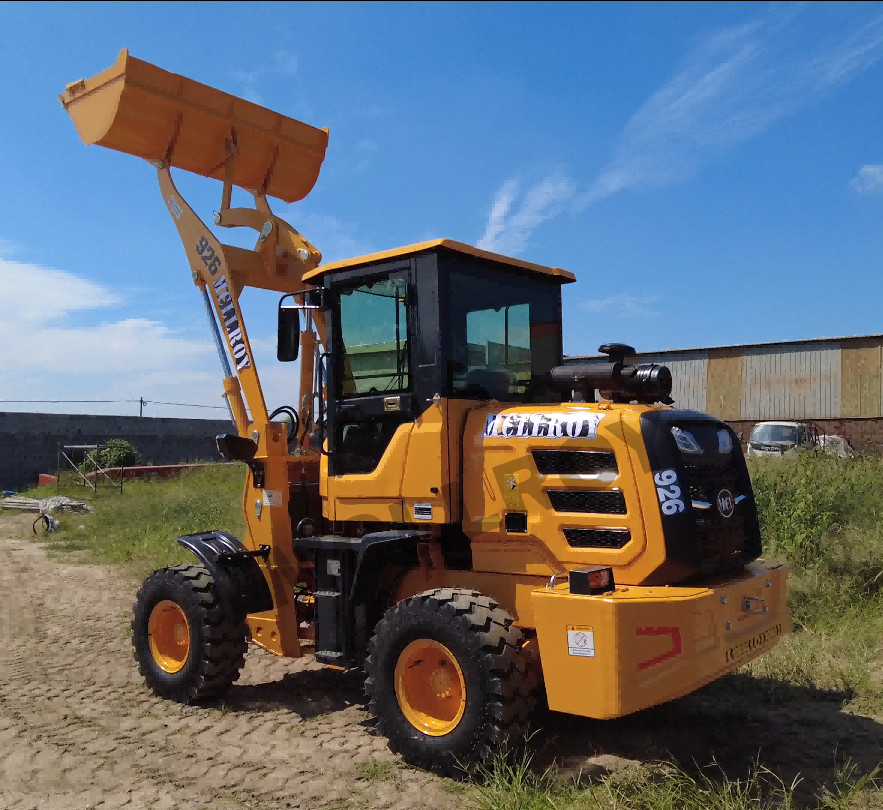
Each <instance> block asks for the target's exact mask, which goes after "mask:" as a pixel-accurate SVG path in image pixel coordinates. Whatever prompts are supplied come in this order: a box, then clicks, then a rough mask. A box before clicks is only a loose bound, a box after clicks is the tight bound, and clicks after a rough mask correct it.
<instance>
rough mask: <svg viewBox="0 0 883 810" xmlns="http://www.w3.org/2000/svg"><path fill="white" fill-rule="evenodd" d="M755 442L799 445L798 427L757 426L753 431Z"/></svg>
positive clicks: (752, 436) (752, 437)
mask: <svg viewBox="0 0 883 810" xmlns="http://www.w3.org/2000/svg"><path fill="white" fill-rule="evenodd" d="M751 441H753V442H768V443H775V442H787V443H790V444H797V426H796V425H755V426H754V430H752V431H751Z"/></svg>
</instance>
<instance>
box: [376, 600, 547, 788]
mask: <svg viewBox="0 0 883 810" xmlns="http://www.w3.org/2000/svg"><path fill="white" fill-rule="evenodd" d="M422 640H429V641H430V642H434V643H436V644H441V645H443V647H444V648H446V651H448V652H450V653H451V654H452V656H453V659H454V661H455V662H456V665H457V667H459V670H460V673H461V676H462V677H461V679H460V681H461V683H462V685H463V687H464V689H463V692H465V707H463V708H462V714H461V715H460V716H459V717H458V716H457V715H454V716H453V717H449V718H446V720H448V722H446V723H445V724H443V730H442V731H439V730H437V729H436V730H435V731H434V732H431V733H427V732H426V731H424V730H422V729H421V728H420V727H418V725H416V724H415V723H414V722H412V720H409V719H408V717H407V716H406V713H405V711H404V710H403V705H406V704H407V700H406V701H405V704H403V703H402V702H401V701H400V699H399V697H398V695H397V691H396V689H397V683H396V666H397V664H398V663H399V660H400V658H402V660H403V661H405V660H406V656H407V654H408V653H407V652H406V648H408V645H409V644H411V643H412V642H415V641H420V642H422ZM523 642H524V637H523V635H522V632H521V630H519V629H518V628H517V627H515V625H514V623H513V619H512V617H511V616H510V615H509V614H508V613H507V612H506V611H504V610H503V609H502V608H501V607H500V606H499V604H498V603H497V602H495V601H494V600H493V599H490V598H488V597H486V596H482V595H481V594H480V593H479V592H478V591H471V590H455V589H450V588H444V589H438V590H433V591H426V592H425V593H421V594H418V595H417V596H413V597H411V598H410V599H406V600H404V601H403V602H400V603H399V604H397V605H395V606H394V607H392V608H390V609H389V610H388V611H387V612H386V614H385V615H384V617H383V618H382V619H381V620H380V622H378V624H377V627H376V628H375V631H374V636H373V637H372V639H371V641H370V643H369V645H368V657H367V658H366V659H365V672H366V675H367V678H366V681H365V692H366V694H367V696H368V698H369V709H370V711H371V713H372V714H373V716H374V718H375V719H376V722H377V727H378V730H379V731H380V733H381V734H383V735H384V736H386V737H387V738H388V740H389V742H390V747H391V748H392V749H393V750H394V751H397V752H398V753H400V754H401V755H402V757H403V758H404V759H405V760H406V761H408V762H411V763H413V764H415V765H419V766H421V767H425V768H431V769H434V770H437V771H441V772H442V773H449V774H453V773H456V772H458V771H461V770H462V769H463V768H465V769H467V770H471V769H473V768H475V766H478V765H481V764H483V763H486V762H487V761H488V760H489V759H490V758H491V757H492V756H493V755H494V754H495V753H497V752H499V751H500V750H501V749H502V748H503V747H504V746H505V745H506V744H507V743H508V744H509V745H512V746H513V747H514V746H518V745H519V744H521V743H523V741H524V739H525V737H526V734H527V731H528V726H529V723H530V719H531V716H532V714H533V710H534V707H535V705H536V693H537V686H538V679H539V674H538V672H537V668H536V666H535V663H534V660H533V657H532V656H531V655H529V654H528V651H527V650H523V649H522V644H523ZM412 649H413V648H412ZM403 652H404V653H405V656H403ZM439 663H441V662H439ZM417 664H421V665H422V664H423V661H422V660H418V661H417V662H416V663H415V664H413V665H412V666H416V665H417ZM431 666H434V665H431ZM436 671H439V670H436ZM446 671H450V669H449V670H446ZM433 689H435V687H433ZM428 691H430V692H431V691H433V690H432V689H430V690H428ZM449 692H450V690H448V691H447V692H445V693H444V694H445V695H448V694H449ZM460 705H462V700H461V703H460ZM407 708H411V707H407ZM412 714H413V710H412ZM451 724H453V727H452V728H450V729H449V730H448V728H447V727H448V726H449V725H451Z"/></svg>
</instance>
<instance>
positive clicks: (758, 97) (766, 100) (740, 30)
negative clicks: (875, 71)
mask: <svg viewBox="0 0 883 810" xmlns="http://www.w3.org/2000/svg"><path fill="white" fill-rule="evenodd" d="M806 13H808V8H807V7H804V6H801V5H799V4H794V5H791V4H780V5H774V6H773V7H772V10H771V11H770V12H768V13H767V14H765V15H764V16H763V17H760V18H758V19H757V20H755V21H753V22H751V23H748V24H746V25H742V26H738V27H733V28H729V29H724V30H721V31H717V32H715V33H713V34H711V35H708V36H705V37H704V38H702V39H701V40H699V42H698V43H697V44H696V46H695V47H694V48H693V49H692V50H691V52H690V53H689V54H688V55H687V58H686V59H685V60H684V62H683V64H682V65H681V68H680V70H679V71H678V72H677V73H676V74H675V75H674V76H673V77H672V78H671V79H669V81H668V82H666V83H665V84H664V85H663V86H662V87H660V88H659V89H658V90H657V91H656V92H655V93H653V95H651V96H650V98H649V99H647V101H646V102H644V104H643V105H641V107H640V108H639V109H638V110H637V112H636V113H635V114H634V115H633V116H632V118H631V120H630V121H629V122H628V124H627V125H626V127H625V129H624V130H623V131H622V133H621V135H620V138H619V141H618V143H617V145H616V147H615V149H614V154H613V158H612V159H611V160H610V162H609V163H608V164H607V165H606V166H605V167H604V168H603V169H602V170H601V172H600V173H599V175H598V177H597V178H596V179H595V181H594V182H593V183H592V184H591V185H590V186H589V188H588V190H587V191H586V192H584V193H583V194H582V195H581V196H580V197H579V199H578V200H577V204H576V208H577V210H582V209H584V208H585V207H586V206H587V205H589V204H591V203H594V202H596V201H598V200H601V199H603V198H605V197H609V196H611V195H613V194H616V193H618V192H620V191H625V190H645V189H655V188H663V187H665V186H668V185H672V184H674V183H678V182H684V181H686V180H689V179H690V178H691V177H693V176H694V175H695V174H696V173H697V172H698V171H699V169H700V168H701V167H702V166H703V165H705V164H706V163H708V162H709V161H710V160H712V159H713V158H714V157H715V156H716V155H717V154H719V153H720V152H721V151H723V150H725V149H727V148H729V147H732V146H735V145H737V144H739V143H742V142H744V141H746V140H748V139H750V138H752V137H754V136H756V135H758V134H759V133H761V132H763V131H764V130H766V129H767V128H768V127H770V126H771V125H772V124H773V123H775V122H776V121H778V120H779V119H781V118H783V117H784V116H786V115H789V114H791V113H793V112H795V111H796V110H798V109H800V108H802V107H805V106H807V105H809V104H811V103H813V102H815V101H817V100H819V99H820V98H821V97H823V96H824V95H825V94H826V93H828V92H830V91H831V90H833V89H834V88H836V87H837V86H839V85H842V84H844V83H846V82H847V81H849V80H850V79H852V78H853V77H854V76H855V75H857V74H858V73H860V72H862V71H864V70H867V69H868V68H869V67H871V66H872V65H873V64H874V63H875V62H877V61H878V60H879V59H880V58H881V56H883V14H880V13H879V12H877V13H876V14H874V15H873V16H872V17H871V18H869V19H867V21H865V22H863V23H861V24H858V25H856V24H855V23H853V25H852V27H851V28H850V29H849V30H846V31H844V30H842V29H841V30H835V29H831V30H828V31H827V32H826V33H825V35H824V36H822V37H816V39H815V40H814V41H812V42H806V41H800V42H798V41H796V40H798V39H799V31H798V23H799V22H800V20H801V18H802V16H803V15H804V14H806ZM809 13H811V12H809Z"/></svg>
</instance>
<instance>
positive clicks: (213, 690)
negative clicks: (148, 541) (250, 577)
mask: <svg viewBox="0 0 883 810" xmlns="http://www.w3.org/2000/svg"><path fill="white" fill-rule="evenodd" d="M160 603H163V604H162V605H161V604H160ZM158 605H159V606H160V607H159V608H157V606H158ZM164 609H165V610H166V611H167V612H171V613H172V614H173V616H178V615H179V614H183V617H184V618H185V619H186V626H184V625H183V623H181V626H182V628H183V629H182V635H183V637H182V638H181V639H179V642H180V649H181V650H182V651H183V652H182V653H181V655H180V661H179V662H174V661H172V663H171V664H170V663H169V659H168V658H163V657H162V655H161V653H162V650H161V649H158V648H157V645H156V643H154V644H151V633H150V622H151V615H152V614H153V613H154V611H155V610H158V611H159V612H160V613H161V612H162V611H163V610H164ZM176 610H177V611H179V614H178V613H175V611H176ZM132 644H133V645H134V647H135V660H136V661H137V662H138V671H139V672H140V673H141V674H142V675H143V676H144V680H145V681H147V685H148V686H149V687H150V688H151V689H152V690H153V691H154V692H155V693H156V694H157V695H159V696H160V697H164V698H168V699H170V700H175V701H178V702H179V703H195V702H197V701H201V700H208V699H212V698H217V697H220V696H221V695H223V694H224V693H225V692H226V691H227V689H229V688H230V685H231V684H232V683H233V682H234V681H235V680H236V679H237V678H239V671H240V669H241V668H242V665H243V664H244V663H245V651H246V648H247V646H248V642H247V640H246V628H245V623H244V621H243V620H242V619H241V618H239V619H234V618H231V617H229V616H226V615H224V612H223V610H222V608H221V606H220V604H219V602H218V596H217V593H216V592H215V583H214V579H213V578H212V576H211V574H209V572H208V571H207V570H206V569H205V568H204V567H203V566H201V565H175V566H172V567H171V568H161V569H160V570H159V571H155V572H154V573H153V574H151V575H150V576H149V577H148V578H147V579H146V580H145V582H144V585H143V586H142V587H141V590H140V591H138V596H137V598H136V600H135V616H134V618H133V620H132ZM172 657H173V658H174V655H173V656H172Z"/></svg>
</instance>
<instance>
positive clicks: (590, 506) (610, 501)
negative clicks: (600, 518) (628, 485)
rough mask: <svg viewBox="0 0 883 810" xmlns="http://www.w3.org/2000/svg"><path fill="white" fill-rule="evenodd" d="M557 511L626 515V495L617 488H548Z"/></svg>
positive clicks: (547, 492)
mask: <svg viewBox="0 0 883 810" xmlns="http://www.w3.org/2000/svg"><path fill="white" fill-rule="evenodd" d="M546 494H547V495H548V496H549V500H550V501H551V502H552V508H553V509H554V510H555V511H556V512H593V513H595V514H600V515H624V514H625V513H626V509H625V496H624V495H623V494H622V493H621V492H618V491H615V490H592V489H549V490H546Z"/></svg>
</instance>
